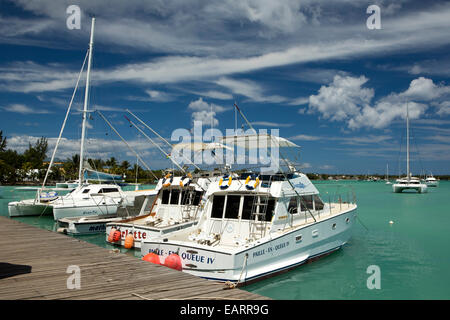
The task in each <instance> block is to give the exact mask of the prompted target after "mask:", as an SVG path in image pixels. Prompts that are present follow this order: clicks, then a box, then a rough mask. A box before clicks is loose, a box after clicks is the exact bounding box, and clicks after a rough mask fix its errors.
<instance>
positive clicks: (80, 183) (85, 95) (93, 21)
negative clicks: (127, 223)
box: [78, 17, 95, 186]
mask: <svg viewBox="0 0 450 320" xmlns="http://www.w3.org/2000/svg"><path fill="white" fill-rule="evenodd" d="M94 25H95V18H94V17H93V18H92V25H91V39H90V41H89V58H88V66H87V72H86V91H85V93H84V109H83V124H82V126H81V147H80V170H79V173H78V179H79V181H78V185H79V186H81V185H82V183H83V182H82V181H83V158H84V139H85V136H86V118H87V112H88V101H89V80H90V73H91V63H92V49H93V47H94Z"/></svg>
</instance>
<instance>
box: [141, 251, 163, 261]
mask: <svg viewBox="0 0 450 320" xmlns="http://www.w3.org/2000/svg"><path fill="white" fill-rule="evenodd" d="M142 260H144V261H148V262H151V263H154V264H161V262H160V261H159V256H158V255H157V254H156V253H154V252H150V253H147V254H146V255H145V256H143V257H142Z"/></svg>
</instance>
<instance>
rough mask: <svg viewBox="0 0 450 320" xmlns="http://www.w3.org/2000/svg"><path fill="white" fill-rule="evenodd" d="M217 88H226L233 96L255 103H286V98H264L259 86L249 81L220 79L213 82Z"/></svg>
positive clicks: (261, 88) (276, 96) (273, 96)
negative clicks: (236, 95)
mask: <svg viewBox="0 0 450 320" xmlns="http://www.w3.org/2000/svg"><path fill="white" fill-rule="evenodd" d="M215 83H216V84H218V85H219V86H222V87H225V88H228V89H229V90H231V91H232V92H233V93H234V94H238V95H242V96H244V97H247V98H250V99H251V100H252V101H257V102H272V103H281V102H284V101H286V98H284V97H281V96H278V95H271V96H266V95H265V94H264V91H265V90H264V89H263V87H261V86H260V85H259V84H257V83H256V82H254V81H250V80H235V79H230V78H225V77H222V78H220V79H218V80H217V81H215Z"/></svg>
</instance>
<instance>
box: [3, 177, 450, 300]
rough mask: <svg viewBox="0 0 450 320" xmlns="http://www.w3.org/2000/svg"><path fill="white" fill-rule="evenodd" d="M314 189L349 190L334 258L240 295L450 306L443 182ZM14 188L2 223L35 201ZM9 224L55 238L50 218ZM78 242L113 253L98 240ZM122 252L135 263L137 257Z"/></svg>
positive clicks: (449, 231) (448, 221)
mask: <svg viewBox="0 0 450 320" xmlns="http://www.w3.org/2000/svg"><path fill="white" fill-rule="evenodd" d="M313 183H314V184H315V185H316V186H317V188H318V189H319V191H321V192H322V198H323V200H324V201H328V199H329V197H333V196H334V194H333V196H331V191H330V193H328V194H327V193H326V192H329V191H328V190H329V188H330V186H333V187H336V186H343V189H342V190H345V191H344V196H343V200H344V201H345V200H346V197H347V195H348V193H347V190H349V189H353V191H354V195H355V197H356V201H357V204H358V209H357V214H358V219H357V221H356V223H355V225H354V229H353V236H352V238H351V239H350V241H349V242H348V243H347V244H346V245H345V246H344V247H343V248H342V249H341V250H338V251H336V252H334V253H332V254H330V255H328V256H326V257H324V258H322V259H319V260H317V261H315V262H312V263H308V264H305V265H303V266H300V267H298V268H296V269H294V270H292V271H289V272H287V273H284V274H281V275H278V276H275V277H272V278H269V279H266V280H263V281H260V282H257V283H255V284H252V285H249V286H245V287H242V289H243V290H247V291H250V292H254V293H257V294H261V295H264V296H267V297H270V298H273V299H295V300H298V299H314V300H321V299H338V300H347V299H450V272H449V271H450V249H449V246H450V181H440V184H439V187H437V188H428V193H425V194H416V193H401V194H399V193H393V192H392V186H391V185H386V184H385V183H384V181H379V182H369V181H335V182H334V181H333V182H328V181H327V182H325V181H323V182H322V181H319V182H318V181H313ZM148 187H149V186H141V189H146V188H148ZM16 188H17V187H10V186H8V187H0V189H1V190H0V215H2V216H8V202H10V201H15V200H20V199H26V198H33V197H34V194H35V191H33V190H28V191H27V190H24V189H16ZM350 197H351V198H353V195H350ZM14 219H17V220H19V221H22V222H24V223H27V224H30V225H34V226H36V227H39V228H43V229H48V230H52V231H55V232H56V225H55V223H54V221H53V217H51V216H42V217H22V218H14ZM390 222H392V223H390ZM78 238H80V239H82V240H85V241H87V242H91V243H94V244H97V245H99V246H101V247H105V248H108V249H112V248H113V246H111V245H109V244H107V243H106V241H105V234H99V235H93V236H78ZM0 250H1V249H0ZM121 251H122V252H124V253H126V254H130V255H133V256H135V257H136V258H137V259H138V258H139V257H140V252H139V251H135V250H126V249H123V248H122V249H121ZM374 266H375V267H374ZM368 269H369V272H368ZM373 270H378V271H379V273H378V272H375V273H374V271H373ZM377 275H379V278H378V279H379V282H377V281H376V280H374V277H375V276H377ZM368 283H369V286H368ZM375 284H379V289H378V288H377V287H375V288H373V286H374V285H375ZM369 287H372V289H369Z"/></svg>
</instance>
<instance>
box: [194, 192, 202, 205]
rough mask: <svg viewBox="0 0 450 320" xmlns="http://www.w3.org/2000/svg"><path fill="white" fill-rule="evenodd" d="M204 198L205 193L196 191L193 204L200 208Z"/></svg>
mask: <svg viewBox="0 0 450 320" xmlns="http://www.w3.org/2000/svg"><path fill="white" fill-rule="evenodd" d="M202 196H203V192H201V191H195V196H194V202H193V203H192V204H193V205H194V206H198V205H199V203H200V200H201V199H202Z"/></svg>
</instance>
